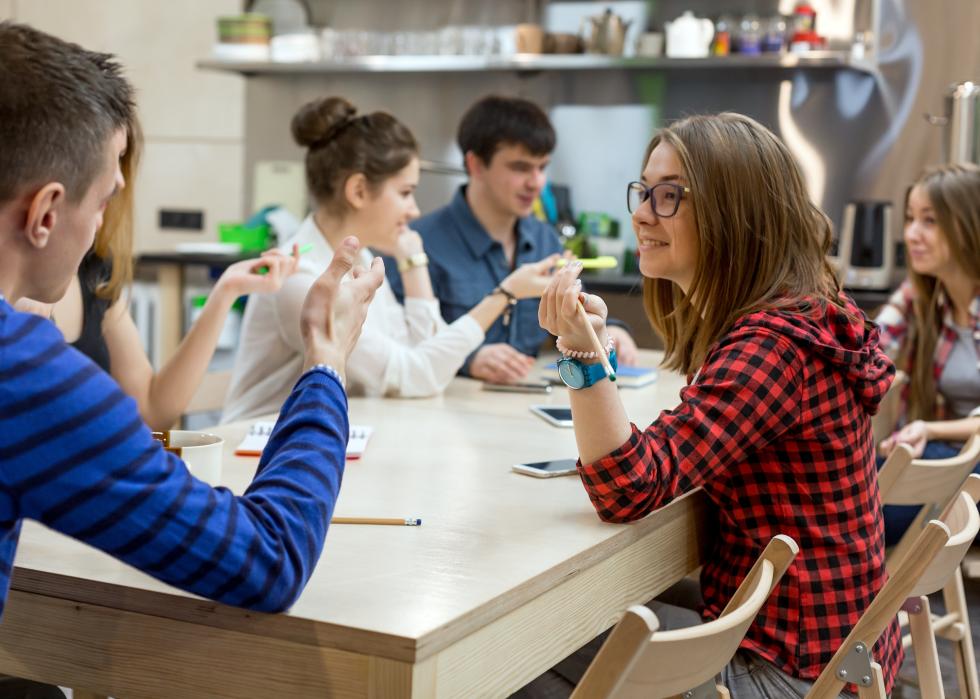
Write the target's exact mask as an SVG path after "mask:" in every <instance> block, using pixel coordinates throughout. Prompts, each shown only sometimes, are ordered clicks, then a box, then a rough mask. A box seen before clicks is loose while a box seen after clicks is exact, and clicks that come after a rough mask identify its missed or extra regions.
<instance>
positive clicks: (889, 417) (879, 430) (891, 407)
mask: <svg viewBox="0 0 980 699" xmlns="http://www.w3.org/2000/svg"><path fill="white" fill-rule="evenodd" d="M908 382H909V377H908V374H906V373H905V372H904V371H898V372H896V373H895V378H894V380H893V381H892V385H891V386H889V387H888V392H887V393H885V397H884V398H882V399H881V403H880V404H879V405H878V412H877V413H875V414H874V415H873V416H872V418H871V431H872V433H873V434H874V438H875V444H880V443H881V440H883V439H885V438H886V437H888V436H890V435H891V433H892V431H894V429H895V426H896V425H897V424H898V418H899V410H900V408H901V407H902V391H903V390H904V389H905V385H906V384H907V383H908Z"/></svg>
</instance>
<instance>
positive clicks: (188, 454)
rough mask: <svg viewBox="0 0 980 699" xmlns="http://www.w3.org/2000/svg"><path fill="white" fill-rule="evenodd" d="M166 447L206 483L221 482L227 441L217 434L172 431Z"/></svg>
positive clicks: (165, 442)
mask: <svg viewBox="0 0 980 699" xmlns="http://www.w3.org/2000/svg"><path fill="white" fill-rule="evenodd" d="M164 434H165V435H167V438H166V440H165V441H164V445H165V446H166V447H167V448H168V449H170V450H171V451H173V452H174V453H175V454H177V456H179V457H180V458H181V459H182V460H183V461H184V463H185V464H187V470H188V471H190V472H191V474H193V475H194V476H195V477H196V478H199V479H201V480H202V481H204V482H205V483H210V484H211V485H218V483H219V482H220V481H221V456H222V453H223V452H224V446H225V440H224V439H222V438H221V437H219V436H218V435H216V434H210V433H208V432H194V431H193V430H170V431H169V432H165V433H164Z"/></svg>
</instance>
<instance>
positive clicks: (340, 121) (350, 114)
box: [291, 97, 357, 148]
mask: <svg viewBox="0 0 980 699" xmlns="http://www.w3.org/2000/svg"><path fill="white" fill-rule="evenodd" d="M355 114H357V109H356V108H355V107H354V105H353V104H351V103H350V102H348V101H347V100H345V99H344V98H343V97H324V98H321V99H318V100H314V101H312V102H309V103H307V104H304V105H303V106H302V107H300V109H299V111H298V112H296V116H294V117H293V122H292V125H291V129H292V132H293V139H294V140H295V141H296V143H298V144H299V145H301V146H303V147H305V148H310V147H312V146H315V145H322V144H323V143H325V142H327V141H329V140H330V139H331V138H333V137H334V136H335V135H336V134H337V133H338V132H339V131H340V130H341V129H342V128H344V127H345V126H347V124H349V123H350V122H351V120H352V119H353V118H354V115H355Z"/></svg>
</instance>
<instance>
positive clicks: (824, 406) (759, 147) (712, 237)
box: [539, 114, 902, 699]
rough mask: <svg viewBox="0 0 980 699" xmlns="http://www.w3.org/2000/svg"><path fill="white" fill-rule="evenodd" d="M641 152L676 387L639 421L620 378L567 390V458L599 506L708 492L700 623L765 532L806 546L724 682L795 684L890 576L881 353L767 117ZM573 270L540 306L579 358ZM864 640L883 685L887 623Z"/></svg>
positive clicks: (674, 135)
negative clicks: (878, 432) (671, 405)
mask: <svg viewBox="0 0 980 699" xmlns="http://www.w3.org/2000/svg"><path fill="white" fill-rule="evenodd" d="M643 162H644V169H643V174H642V177H641V181H640V182H638V183H631V184H630V189H629V196H630V209H631V212H632V222H633V230H634V233H635V234H636V239H637V253H638V256H639V266H640V271H641V272H642V273H643V275H644V277H646V279H645V280H644V305H645V308H646V311H647V314H648V316H649V317H650V320H651V322H652V323H653V325H654V327H655V328H656V329H657V330H658V331H659V332H660V333H661V334H662V335H663V337H664V339H665V343H666V355H665V359H664V366H666V367H667V368H670V369H677V370H681V371H684V372H685V373H686V374H687V375H688V376H689V377H690V379H689V385H688V386H687V387H686V388H684V389H683V390H682V391H681V396H680V397H681V403H680V405H678V406H677V407H676V408H675V409H673V410H669V411H664V412H663V413H661V414H660V416H659V417H658V418H657V420H656V421H655V422H654V423H653V424H651V425H650V426H649V427H647V428H646V429H645V430H640V429H638V428H637V427H636V426H635V425H633V424H631V423H630V421H629V420H628V418H627V416H626V412H625V410H624V408H623V405H622V402H621V401H620V399H619V396H618V394H617V390H616V387H615V384H613V383H611V382H609V381H606V380H603V379H597V380H595V382H594V383H592V384H591V385H589V386H588V387H586V388H583V389H582V390H573V391H570V392H569V393H570V400H571V406H572V412H573V415H574V421H575V437H576V440H577V443H578V449H579V455H580V462H579V472H580V475H581V477H582V481H583V483H584V484H585V487H586V490H587V491H588V493H589V497H590V498H591V499H592V502H593V504H594V505H595V507H596V510H597V511H598V513H599V516H600V517H601V518H602V519H604V520H606V521H610V522H627V521H631V520H635V519H638V518H640V517H643V516H645V515H647V514H649V513H650V512H651V511H653V510H655V509H656V508H658V507H661V506H663V505H665V504H666V503H668V502H670V501H671V500H672V499H674V498H675V497H677V496H679V495H680V494H682V493H685V492H687V491H690V490H692V489H694V488H698V487H700V488H702V489H703V490H704V492H705V494H706V495H707V496H708V497H709V498H710V499H711V500H712V501H713V502H714V503H715V504H716V505H717V512H718V524H717V532H716V535H715V539H714V540H713V541H711V542H708V553H707V555H706V559H705V563H704V567H703V569H702V573H701V593H702V596H703V599H704V606H703V609H702V610H701V615H702V617H703V618H704V619H712V618H715V617H717V616H718V615H719V614H720V612H721V610H722V609H723V608H724V606H725V604H726V603H727V602H728V600H729V598H730V597H731V596H732V595H733V594H734V592H735V589H736V587H737V586H738V584H739V583H740V582H741V581H742V579H743V578H744V577H745V575H746V574H747V573H748V571H749V568H750V567H751V565H752V563H753V562H754V561H755V559H756V558H757V557H758V555H759V554H760V552H761V551H762V549H763V547H764V546H765V545H766V543H767V542H768V541H769V540H770V539H771V538H772V537H773V536H774V535H776V534H786V535H789V536H791V537H793V539H795V540H796V541H797V542H798V543H799V545H800V555H799V556H798V557H797V558H796V562H795V563H794V565H793V566H791V567H790V569H789V571H788V572H787V573H786V575H785V577H784V578H783V580H782V582H781V583H780V584H779V586H778V587H777V588H776V590H775V591H774V592H773V594H772V596H771V597H770V599H769V601H768V602H767V603H766V605H765V606H764V607H763V608H762V611H761V613H760V614H759V617H758V619H757V620H756V622H755V623H754V624H753V625H752V627H751V628H750V629H749V631H748V633H747V635H746V637H745V639H744V641H743V642H742V644H741V648H740V650H739V653H738V654H737V655H736V657H735V659H733V661H732V664H731V665H730V666H729V668H728V669H727V671H726V673H725V676H724V677H723V680H725V681H726V682H727V684H728V686H729V689H730V690H731V691H732V696H733V697H736V698H737V699H741V698H744V697H793V696H799V697H803V696H804V695H805V693H806V691H807V689H808V688H809V686H810V684H811V682H812V680H813V679H814V678H816V677H817V675H819V673H820V672H821V671H822V670H823V668H824V666H825V665H826V664H827V662H828V661H829V660H830V658H831V656H832V655H833V653H834V652H835V651H836V650H837V648H838V647H839V646H840V644H841V643H842V642H843V640H844V638H845V637H846V635H847V633H848V631H849V630H850V629H851V627H852V626H853V625H854V624H855V622H857V620H858V618H859V617H860V616H861V614H862V613H863V612H864V610H865V609H866V608H867V606H868V605H869V603H870V602H871V600H872V599H873V598H874V596H875V594H876V593H877V592H878V590H879V589H880V588H881V586H882V585H883V584H884V582H885V579H886V574H885V566H884V536H883V528H882V517H881V508H880V505H879V496H878V482H877V472H876V470H875V461H874V444H873V440H872V433H871V421H870V417H871V415H872V414H873V413H875V412H876V410H877V407H878V403H879V401H880V400H881V398H882V396H883V395H884V393H885V391H886V390H887V388H888V386H889V384H890V383H891V381H892V378H893V376H894V367H893V366H892V363H891V362H890V361H889V360H888V358H887V357H886V356H885V355H884V354H883V353H882V352H881V351H880V350H879V349H878V331H877V329H876V328H875V327H874V326H873V325H872V324H870V323H869V322H867V319H866V318H865V317H864V315H863V314H862V313H861V311H860V310H858V308H857V307H856V306H855V305H854V304H853V302H852V301H851V300H850V299H848V298H847V297H846V296H844V295H843V294H842V293H841V292H840V288H839V286H838V283H837V280H836V278H835V276H834V274H833V272H832V270H831V268H830V267H829V266H828V264H827V262H826V257H825V256H826V253H827V251H828V249H829V245H830V239H831V225H830V222H829V220H828V219H827V217H826V216H825V215H824V214H823V213H822V212H821V211H820V210H819V209H818V208H817V207H816V206H815V205H814V204H813V203H812V202H811V201H810V199H809V197H808V195H807V190H806V185H805V183H804V180H803V176H802V174H801V172H800V169H799V166H798V165H797V163H796V161H795V160H794V158H793V156H792V154H791V153H790V152H789V150H788V149H787V148H786V147H785V146H784V145H783V144H782V143H781V142H780V141H779V140H778V139H777V138H776V137H775V136H774V135H773V134H772V133H771V132H769V131H768V130H767V129H766V128H765V127H763V126H761V125H759V124H758V123H756V122H755V121H753V120H751V119H749V118H747V117H744V116H741V115H738V114H720V115H716V116H695V117H690V118H687V119H684V120H682V121H680V122H678V123H676V124H674V125H673V126H671V127H669V128H666V129H664V130H662V131H661V132H659V133H658V134H657V135H656V136H655V137H654V139H653V141H652V142H651V143H650V145H649V147H648V148H647V151H646V156H645V158H644V161H643ZM580 269H581V268H580V267H578V266H574V265H570V266H569V268H568V269H566V270H563V271H562V272H560V273H559V274H558V275H556V279H555V280H553V282H552V283H551V286H550V287H549V289H548V291H547V292H546V294H545V296H543V297H542V300H541V309H540V314H539V317H540V321H541V325H542V326H543V327H544V328H545V329H547V330H549V331H550V332H552V333H553V334H555V335H558V336H559V348H560V349H562V351H563V352H564V353H565V354H566V356H569V355H571V356H576V355H578V356H579V357H580V358H581V355H582V354H586V355H587V354H588V353H589V350H590V349H591V345H590V342H589V337H588V334H587V328H586V327H585V324H584V321H581V320H579V316H578V315H577V314H576V304H577V303H578V302H579V300H582V301H583V302H584V304H585V308H586V311H587V313H588V317H589V320H590V321H591V323H592V325H593V326H594V328H595V330H596V332H597V333H598V334H599V337H600V338H603V337H604V336H605V332H606V331H605V318H606V306H605V304H604V303H603V302H602V300H601V299H600V298H598V297H597V296H594V295H591V294H590V295H585V294H582V293H581V285H580V283H579V281H578V279H577V276H578V272H579V271H580ZM596 361H598V360H597V359H596V358H595V357H594V356H593V357H591V358H585V359H582V364H584V365H588V364H594V363H595V362H596ZM580 368H581V369H583V370H585V371H587V370H588V366H583V367H580ZM874 656H875V659H876V660H877V661H878V662H879V663H880V664H881V665H882V669H883V671H884V675H885V684H886V686H887V687H888V689H889V691H890V689H891V686H892V684H893V682H894V680H895V674H896V672H897V670H898V666H899V664H900V662H901V658H902V650H901V641H900V638H899V633H898V624H897V622H896V623H894V624H892V625H891V626H890V627H889V628H888V630H887V631H886V633H885V634H884V635H883V636H882V638H881V640H880V641H879V643H878V644H877V646H876V648H875V653H874Z"/></svg>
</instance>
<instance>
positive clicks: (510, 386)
mask: <svg viewBox="0 0 980 699" xmlns="http://www.w3.org/2000/svg"><path fill="white" fill-rule="evenodd" d="M483 390H484V391H504V392H506V393H551V384H549V383H548V382H547V381H518V382H517V383H490V382H487V381H485V382H484V383H483Z"/></svg>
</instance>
